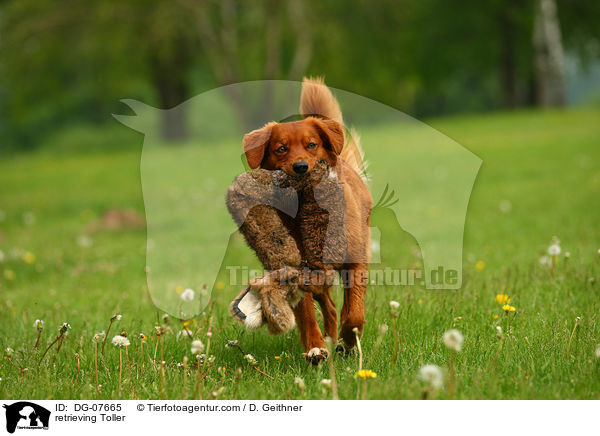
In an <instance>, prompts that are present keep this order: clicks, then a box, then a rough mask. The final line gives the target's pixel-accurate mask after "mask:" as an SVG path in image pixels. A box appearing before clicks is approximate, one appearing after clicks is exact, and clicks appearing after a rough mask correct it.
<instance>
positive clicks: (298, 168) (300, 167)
mask: <svg viewBox="0 0 600 436" xmlns="http://www.w3.org/2000/svg"><path fill="white" fill-rule="evenodd" d="M292 168H294V172H296V173H298V174H304V173H305V172H307V171H308V162H306V161H303V160H301V161H300V162H296V163H294V165H292Z"/></svg>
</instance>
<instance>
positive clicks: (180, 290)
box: [175, 285, 184, 294]
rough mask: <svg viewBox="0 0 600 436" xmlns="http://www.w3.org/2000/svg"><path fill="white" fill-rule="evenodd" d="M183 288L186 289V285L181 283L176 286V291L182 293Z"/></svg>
mask: <svg viewBox="0 0 600 436" xmlns="http://www.w3.org/2000/svg"><path fill="white" fill-rule="evenodd" d="M183 290H184V287H183V286H181V285H180V286H176V287H175V292H177V293H178V294H181V293H182V292H183Z"/></svg>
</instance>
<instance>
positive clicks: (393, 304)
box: [390, 300, 400, 312]
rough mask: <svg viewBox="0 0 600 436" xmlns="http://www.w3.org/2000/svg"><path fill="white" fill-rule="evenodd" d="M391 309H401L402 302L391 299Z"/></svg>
mask: <svg viewBox="0 0 600 436" xmlns="http://www.w3.org/2000/svg"><path fill="white" fill-rule="evenodd" d="M390 309H391V310H392V312H394V311H396V310H398V309H400V303H398V302H397V301H394V300H392V301H390Z"/></svg>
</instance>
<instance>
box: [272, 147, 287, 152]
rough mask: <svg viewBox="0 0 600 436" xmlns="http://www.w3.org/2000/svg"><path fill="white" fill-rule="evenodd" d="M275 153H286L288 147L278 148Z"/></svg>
mask: <svg viewBox="0 0 600 436" xmlns="http://www.w3.org/2000/svg"><path fill="white" fill-rule="evenodd" d="M275 151H276V152H277V153H285V152H286V151H287V147H286V146H285V145H282V146H281V147H278V148H277V150H275Z"/></svg>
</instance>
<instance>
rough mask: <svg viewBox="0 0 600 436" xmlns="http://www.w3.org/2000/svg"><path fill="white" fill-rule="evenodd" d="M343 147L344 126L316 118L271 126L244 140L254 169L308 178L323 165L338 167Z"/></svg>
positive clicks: (255, 132) (270, 124)
mask: <svg viewBox="0 0 600 436" xmlns="http://www.w3.org/2000/svg"><path fill="white" fill-rule="evenodd" d="M343 147H344V130H343V128H342V126H341V125H340V124H339V123H338V122H336V121H333V120H324V119H319V118H314V117H308V118H306V119H304V120H302V121H293V122H288V123H276V122H270V123H268V124H266V125H265V126H264V127H262V128H261V129H257V130H254V131H252V132H250V133H248V134H246V135H245V136H244V153H246V159H247V160H248V165H250V168H252V169H254V168H258V167H261V168H264V169H267V170H283V171H285V172H286V173H287V174H289V175H302V174H305V173H307V172H309V171H311V170H312V169H313V167H314V166H315V164H316V163H317V162H320V161H327V162H328V163H329V165H331V166H332V167H333V166H335V165H336V163H337V156H338V155H339V154H340V153H341V152H342V149H343Z"/></svg>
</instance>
